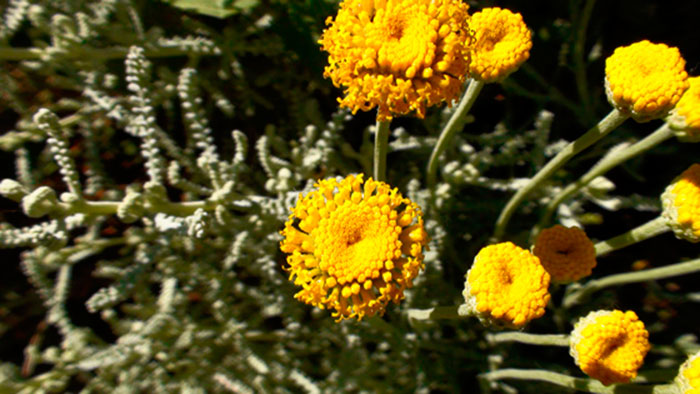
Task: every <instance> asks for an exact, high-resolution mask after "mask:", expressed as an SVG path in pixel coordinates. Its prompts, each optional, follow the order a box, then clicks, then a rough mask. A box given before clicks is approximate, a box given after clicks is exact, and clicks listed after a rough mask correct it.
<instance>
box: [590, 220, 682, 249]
mask: <svg viewBox="0 0 700 394" xmlns="http://www.w3.org/2000/svg"><path fill="white" fill-rule="evenodd" d="M667 231H671V227H669V225H668V222H667V221H666V219H665V218H664V217H663V216H659V217H657V218H656V219H652V220H650V221H648V222H646V223H644V224H642V225H641V226H639V227H637V228H633V229H632V230H630V231H628V232H626V233H624V234H620V235H618V236H617V237H614V238H610V239H609V240H607V241H601V242H598V243H597V244H595V254H596V257H601V256H604V255H606V254H608V253H610V252H612V251H614V250H617V249H622V248H624V247H625V246H629V245H632V244H634V243H637V242H640V241H644V240H645V239H648V238H651V237H655V236H657V235H659V234H663V233H665V232H667Z"/></svg>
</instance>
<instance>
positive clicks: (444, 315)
mask: <svg viewBox="0 0 700 394" xmlns="http://www.w3.org/2000/svg"><path fill="white" fill-rule="evenodd" d="M460 306H461V305H451V306H436V307H435V308H430V309H409V310H408V311H407V314H408V319H409V320H438V319H463V318H464V317H466V316H467V315H466V314H464V313H463V312H462V311H460Z"/></svg>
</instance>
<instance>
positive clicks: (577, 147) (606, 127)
mask: <svg viewBox="0 0 700 394" xmlns="http://www.w3.org/2000/svg"><path fill="white" fill-rule="evenodd" d="M627 118H629V115H626V114H624V113H622V112H620V111H618V110H617V109H613V110H612V111H611V112H610V113H609V114H608V116H606V117H605V118H603V120H601V121H600V122H599V123H598V124H597V125H595V126H594V127H593V128H591V129H590V130H588V131H587V132H586V133H585V134H584V135H582V136H581V137H579V138H578V139H577V140H576V141H574V142H571V143H569V144H568V145H567V146H566V147H564V149H562V150H561V151H560V152H559V153H558V154H557V155H556V156H555V157H554V158H553V159H552V160H550V161H549V162H548V163H547V164H546V165H545V166H544V167H543V168H542V169H541V170H540V171H539V172H538V173H537V174H535V176H534V177H533V178H532V179H530V182H528V183H527V184H526V185H525V186H524V187H523V188H522V189H520V190H518V191H517V192H516V193H515V195H513V197H511V199H510V201H508V203H507V204H506V206H505V208H503V211H501V215H500V216H499V217H498V220H497V221H496V229H495V230H494V238H495V239H496V240H499V239H500V238H501V237H502V236H503V234H504V232H505V229H506V226H507V225H508V222H509V221H510V218H511V216H513V213H514V212H515V209H516V208H517V207H518V205H520V203H521V202H522V201H523V200H524V199H525V197H526V196H527V195H528V194H529V193H530V192H531V191H532V190H534V189H535V188H536V187H537V186H539V185H540V184H541V183H542V182H543V181H544V180H546V179H547V178H549V176H551V175H552V174H553V173H554V172H555V171H556V170H558V169H559V168H561V167H562V166H563V165H564V164H566V162H568V161H569V160H570V159H571V158H572V157H574V156H575V155H576V154H578V153H579V152H581V151H582V150H584V149H586V148H588V147H589V146H591V145H592V144H593V143H595V142H596V141H598V140H600V139H601V138H603V137H604V136H606V135H607V134H608V133H610V132H611V131H613V130H615V129H616V128H617V127H618V126H619V125H620V124H622V122H624V121H625V120H626V119H627Z"/></svg>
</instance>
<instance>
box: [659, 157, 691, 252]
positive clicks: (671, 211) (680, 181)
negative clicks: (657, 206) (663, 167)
mask: <svg viewBox="0 0 700 394" xmlns="http://www.w3.org/2000/svg"><path fill="white" fill-rule="evenodd" d="M661 203H662V204H663V212H662V215H663V216H664V218H666V220H667V221H668V224H669V226H671V229H672V230H673V233H674V234H675V235H676V237H677V238H680V239H685V240H686V241H690V242H700V164H697V163H696V164H693V165H692V166H690V167H689V168H688V169H687V170H685V171H683V173H682V174H681V175H680V176H679V177H677V178H676V179H674V180H673V182H671V184H670V185H668V186H667V187H666V190H665V191H664V192H663V194H662V195H661Z"/></svg>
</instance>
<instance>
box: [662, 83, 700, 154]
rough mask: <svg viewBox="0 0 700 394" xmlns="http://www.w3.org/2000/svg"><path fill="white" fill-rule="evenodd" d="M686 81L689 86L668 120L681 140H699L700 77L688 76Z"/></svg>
mask: <svg viewBox="0 0 700 394" xmlns="http://www.w3.org/2000/svg"><path fill="white" fill-rule="evenodd" d="M688 82H689V83H690V87H689V88H688V90H686V91H685V93H683V96H681V99H680V100H679V101H678V104H676V107H675V108H674V109H673V111H671V116H670V117H669V119H668V120H669V123H670V124H671V127H673V129H674V130H675V131H676V136H677V137H678V138H679V139H680V140H681V141H686V142H700V77H692V78H688Z"/></svg>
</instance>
